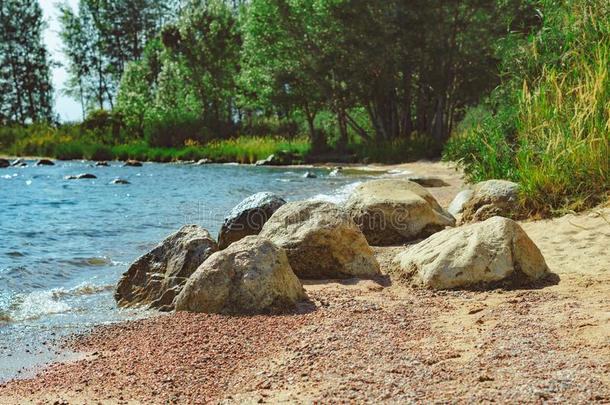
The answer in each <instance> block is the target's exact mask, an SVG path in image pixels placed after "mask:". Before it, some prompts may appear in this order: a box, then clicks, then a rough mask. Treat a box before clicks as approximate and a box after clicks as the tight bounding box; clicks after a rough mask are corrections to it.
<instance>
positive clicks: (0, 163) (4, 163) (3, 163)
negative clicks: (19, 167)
mask: <svg viewBox="0 0 610 405" xmlns="http://www.w3.org/2000/svg"><path fill="white" fill-rule="evenodd" d="M10 165H11V162H9V161H8V160H7V159H0V169H4V168H5V167H9V166H10Z"/></svg>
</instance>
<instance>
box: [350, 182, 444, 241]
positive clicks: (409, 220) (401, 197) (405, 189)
mask: <svg viewBox="0 0 610 405" xmlns="http://www.w3.org/2000/svg"><path fill="white" fill-rule="evenodd" d="M346 209H347V211H348V212H349V214H350V216H351V217H352V218H353V219H354V221H355V222H356V223H357V224H358V226H359V227H360V229H361V230H362V232H363V233H364V235H365V236H366V239H367V240H368V242H369V243H370V244H371V245H375V246H384V245H394V244H400V243H404V242H408V241H412V240H415V239H418V238H422V237H426V236H429V235H431V234H433V233H434V232H438V231H440V230H442V229H444V228H445V227H447V226H454V225H455V218H453V216H451V214H449V213H448V212H446V211H445V210H443V209H442V208H441V206H440V205H439V204H438V202H437V201H436V200H435V199H434V197H432V195H431V194H430V193H429V192H428V191H427V190H426V189H425V188H423V187H422V186H420V185H419V184H416V183H413V182H410V181H407V180H399V179H381V180H372V181H368V182H366V183H363V184H361V185H359V186H358V187H356V189H355V190H354V192H353V193H352V195H351V196H350V197H349V198H348V201H347V203H346Z"/></svg>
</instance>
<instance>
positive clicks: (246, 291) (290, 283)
mask: <svg viewBox="0 0 610 405" xmlns="http://www.w3.org/2000/svg"><path fill="white" fill-rule="evenodd" d="M304 298H306V295H305V291H304V290H303V286H302V285H301V282H300V281H299V279H298V278H297V277H296V276H295V275H294V273H293V272H292V269H291V268H290V264H289V263H288V258H287V257H286V252H285V251H284V250H283V249H282V248H280V247H278V246H276V245H275V244H274V243H273V242H271V241H270V240H268V239H265V238H262V237H260V236H256V235H251V236H246V237H245V238H243V239H241V240H239V241H237V242H235V243H233V244H231V246H229V247H228V248H227V249H225V250H222V251H220V252H216V253H214V254H213V255H212V256H211V257H210V258H209V259H208V260H206V261H205V262H204V263H203V264H202V265H201V266H199V268H198V269H197V271H195V273H194V274H193V275H192V276H191V277H190V278H189V279H188V281H187V282H186V285H185V286H184V288H183V289H182V291H181V292H180V294H179V295H178V296H177V297H176V301H175V302H174V306H175V309H176V310H177V311H194V312H207V313H228V314H252V313H268V312H279V311H285V310H288V309H291V308H293V307H294V306H295V304H296V303H297V302H298V301H301V300H303V299H304Z"/></svg>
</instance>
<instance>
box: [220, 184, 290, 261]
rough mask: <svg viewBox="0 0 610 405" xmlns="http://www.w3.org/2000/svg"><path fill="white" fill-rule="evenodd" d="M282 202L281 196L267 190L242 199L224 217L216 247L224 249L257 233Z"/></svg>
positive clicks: (283, 202) (283, 201)
mask: <svg viewBox="0 0 610 405" xmlns="http://www.w3.org/2000/svg"><path fill="white" fill-rule="evenodd" d="M284 204H286V201H285V200H284V199H283V198H282V197H280V196H278V195H275V194H273V193H269V192H261V193H256V194H254V195H251V196H250V197H248V198H246V199H244V200H243V201H242V202H240V203H239V204H237V205H236V206H235V207H234V208H233V209H232V210H231V212H229V214H228V215H227V216H226V217H225V219H224V222H223V224H222V227H221V229H220V233H219V234H218V247H219V248H220V249H225V248H226V247H227V246H229V245H230V244H231V243H233V242H235V241H238V240H240V239H241V238H243V237H245V236H248V235H257V234H258V233H259V232H260V231H261V229H263V225H265V222H267V220H268V219H269V218H271V215H273V213H274V212H275V211H276V210H277V209H278V208H280V207H281V206H282V205H284Z"/></svg>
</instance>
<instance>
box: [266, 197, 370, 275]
mask: <svg viewBox="0 0 610 405" xmlns="http://www.w3.org/2000/svg"><path fill="white" fill-rule="evenodd" d="M260 236H262V237H266V238H268V239H270V240H271V241H272V242H274V243H275V244H277V245H278V246H280V247H282V248H284V249H285V250H286V254H287V255H288V260H289V262H290V266H291V267H292V270H293V271H294V273H295V274H296V275H297V276H298V277H300V278H310V279H325V278H352V277H360V278H372V277H376V276H378V275H379V263H377V260H376V259H375V256H374V255H373V251H372V249H371V247H370V246H369V245H368V243H367V242H366V239H365V237H364V235H363V234H362V232H361V231H360V229H359V228H358V226H357V225H356V224H355V223H354V221H352V219H351V218H350V217H349V215H348V214H347V213H346V212H345V211H343V210H342V209H341V208H339V207H338V206H337V205H335V204H331V203H328V202H322V201H298V202H290V203H287V204H285V205H283V206H282V207H280V208H279V209H278V210H277V211H276V212H275V214H273V215H272V216H271V218H270V219H269V220H268V221H267V223H266V224H265V226H263V230H262V231H261V233H260Z"/></svg>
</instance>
